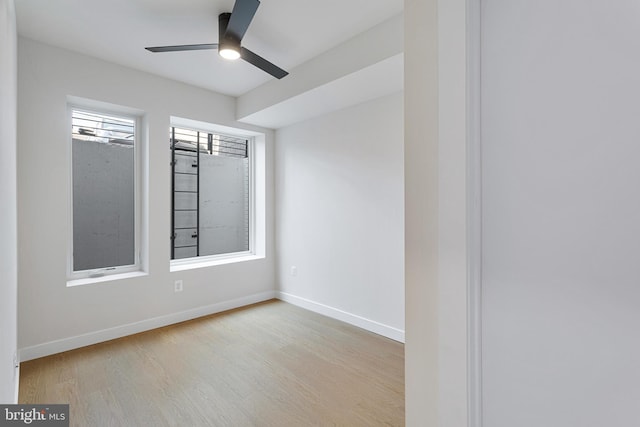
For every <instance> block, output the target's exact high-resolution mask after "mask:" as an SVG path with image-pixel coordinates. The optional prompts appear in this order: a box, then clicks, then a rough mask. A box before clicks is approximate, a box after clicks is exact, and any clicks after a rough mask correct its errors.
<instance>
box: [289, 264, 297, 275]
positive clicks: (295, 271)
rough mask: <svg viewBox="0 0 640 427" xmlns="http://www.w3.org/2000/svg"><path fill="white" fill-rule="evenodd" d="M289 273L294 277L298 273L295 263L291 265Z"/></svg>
mask: <svg viewBox="0 0 640 427" xmlns="http://www.w3.org/2000/svg"><path fill="white" fill-rule="evenodd" d="M291 275H292V276H293V277H296V276H297V275H298V267H296V266H295V265H292V266H291Z"/></svg>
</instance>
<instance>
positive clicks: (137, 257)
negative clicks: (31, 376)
mask: <svg viewBox="0 0 640 427" xmlns="http://www.w3.org/2000/svg"><path fill="white" fill-rule="evenodd" d="M74 111H79V112H86V113H90V114H96V115H108V116H112V117H115V118H122V119H126V120H132V121H133V123H134V137H133V168H134V170H133V176H134V183H133V185H134V188H133V194H134V205H133V208H134V225H133V226H134V263H133V264H130V265H122V266H110V267H102V268H95V269H89V270H74V261H73V234H74V229H73V215H74V213H73V200H74V199H73V197H74V195H73V112H74ZM143 119H144V114H143V113H142V112H141V111H139V110H135V109H132V108H128V107H123V106H118V105H113V104H108V103H103V102H99V101H93V100H88V99H82V98H76V97H69V99H68V102H67V120H66V124H67V144H68V145H67V147H68V150H69V151H68V162H69V186H68V189H69V197H68V209H69V215H68V218H69V225H68V229H69V234H68V237H67V239H68V240H67V248H68V253H67V285H68V286H74V285H79V284H86V283H92V282H102V281H105V280H113V279H117V278H119V276H120V277H122V275H127V276H129V275H131V274H132V273H141V272H143V258H142V235H143V233H142V227H143V224H142V217H143V216H142V205H143V204H142V197H143V185H142V183H143V181H144V179H143V176H142V173H143V170H144V167H143V147H142V144H143V141H144V138H143V132H144V130H143ZM133 275H134V276H135V275H137V274H133Z"/></svg>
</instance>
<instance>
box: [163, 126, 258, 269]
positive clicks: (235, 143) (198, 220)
mask: <svg viewBox="0 0 640 427" xmlns="http://www.w3.org/2000/svg"><path fill="white" fill-rule="evenodd" d="M174 137H175V139H172V140H173V141H174V143H173V145H172V148H173V154H172V155H173V163H172V164H173V168H172V173H173V210H172V224H173V225H172V226H173V233H172V236H173V241H172V245H173V246H172V259H180V258H192V257H196V256H206V255H221V254H228V253H234V252H244V251H248V250H249V218H250V206H249V200H250V197H249V192H250V186H249V177H250V171H249V168H250V162H249V157H248V141H247V140H246V139H245V138H238V137H233V136H224V135H218V134H213V133H208V132H199V131H196V130H192V129H183V128H171V138H174Z"/></svg>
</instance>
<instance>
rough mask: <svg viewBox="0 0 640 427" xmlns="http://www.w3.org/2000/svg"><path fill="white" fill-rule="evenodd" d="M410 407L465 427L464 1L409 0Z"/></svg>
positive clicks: (417, 420) (425, 418)
mask: <svg viewBox="0 0 640 427" xmlns="http://www.w3.org/2000/svg"><path fill="white" fill-rule="evenodd" d="M404 16H405V37H404V39H405V51H404V55H405V104H404V106H405V121H404V129H405V144H404V145H405V146H404V150H405V168H404V176H405V257H406V262H405V266H406V267H405V274H406V288H405V292H406V346H405V399H406V400H405V410H406V425H407V426H409V427H413V426H415V427H423V426H429V427H432V426H447V427H462V426H467V425H468V421H469V419H468V396H469V394H468V386H469V384H470V383H469V382H468V376H467V372H468V354H469V346H468V336H469V335H468V334H469V332H468V331H469V328H468V326H469V322H468V317H467V310H468V288H467V280H468V279H467V278H468V274H469V265H468V257H469V249H468V240H467V234H468V233H467V222H468V221H469V218H468V217H467V213H468V211H469V209H468V200H467V197H468V194H467V193H468V190H467V188H468V187H467V172H468V170H469V165H468V164H467V127H468V126H469V124H468V117H467V91H468V86H467V82H468V75H467V43H468V40H469V39H468V38H467V37H468V33H467V1H465V0H429V1H425V0H406V1H405V10H404Z"/></svg>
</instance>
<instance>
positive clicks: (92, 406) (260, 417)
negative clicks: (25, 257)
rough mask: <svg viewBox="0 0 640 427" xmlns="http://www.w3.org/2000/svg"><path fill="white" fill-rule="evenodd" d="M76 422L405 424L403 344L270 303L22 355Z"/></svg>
mask: <svg viewBox="0 0 640 427" xmlns="http://www.w3.org/2000/svg"><path fill="white" fill-rule="evenodd" d="M20 371H21V373H20V396H19V402H20V403H69V404H70V419H71V425H73V426H127V427H131V426H151V425H153V426H194V427H197V426H222V427H226V426H231V427H243V426H259V427H263V426H264V427H270V426H273V427H287V426H292V427H293V426H295V427H300V426H349V427H357V426H403V425H404V346H403V345H402V344H400V343H398V342H395V341H392V340H389V339H387V338H384V337H381V336H379V335H376V334H373V333H370V332H367V331H364V330H362V329H359V328H356V327H354V326H351V325H348V324H345V323H342V322H339V321H337V320H335V319H330V318H328V317H324V316H321V315H319V314H316V313H313V312H310V311H307V310H304V309H301V308H299V307H296V306H293V305H290V304H287V303H285V302H282V301H277V300H272V301H268V302H266V303H261V304H256V305H253V306H249V307H245V308H242V309H237V310H231V311H228V312H224V313H220V314H216V315H212V316H207V317H203V318H200V319H196V320H193V321H189V322H184V323H180V324H177V325H172V326H168V327H165V328H160V329H156V330H153V331H149V332H145V333H141V334H137V335H132V336H129V337H125V338H121V339H118V340H113V341H109V342H105V343H101V344H96V345H93V346H89V347H84V348H81V349H77V350H73V351H69V352H65V353H61V354H57V355H53V356H49V357H45V358H42V359H37V360H32V361H28V362H24V363H22V364H21V367H20Z"/></svg>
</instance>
